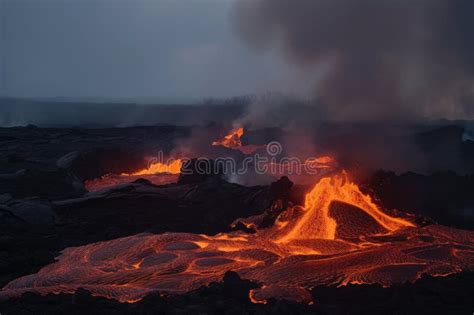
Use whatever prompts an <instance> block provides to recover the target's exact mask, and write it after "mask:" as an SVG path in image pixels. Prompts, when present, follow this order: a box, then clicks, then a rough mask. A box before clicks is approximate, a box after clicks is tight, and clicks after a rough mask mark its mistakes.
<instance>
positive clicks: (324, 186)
mask: <svg viewBox="0 0 474 315" xmlns="http://www.w3.org/2000/svg"><path fill="white" fill-rule="evenodd" d="M334 201H339V202H343V203H347V204H350V205H352V206H355V207H357V208H359V209H361V210H363V211H364V212H365V213H366V214H368V215H369V216H371V217H372V218H373V219H374V220H375V221H376V222H377V223H378V224H380V225H381V226H382V227H383V228H385V229H386V230H387V231H389V232H394V231H396V230H398V229H400V228H403V227H414V226H415V225H414V224H413V223H411V222H409V221H407V220H404V219H400V218H393V217H390V216H388V215H386V214H385V213H383V212H382V211H381V210H380V209H379V208H378V207H377V205H375V204H374V203H373V202H372V199H371V198H370V196H367V195H364V194H363V193H362V192H361V191H360V189H359V187H358V186H357V185H356V184H354V183H352V182H350V181H349V179H348V177H347V174H346V173H345V172H343V173H342V174H341V175H337V176H334V177H332V178H329V177H326V178H323V179H321V181H320V182H319V183H318V184H316V186H315V187H314V188H313V190H311V192H309V193H308V194H307V195H306V198H305V206H304V212H303V215H302V217H300V218H299V219H298V220H297V221H296V222H294V224H293V225H292V227H291V229H290V230H289V231H288V232H287V233H286V234H284V235H281V236H280V237H279V238H278V239H277V242H279V243H282V242H289V241H292V240H296V239H328V240H334V239H336V227H337V222H336V220H335V219H334V218H332V217H331V216H330V215H329V207H330V206H331V204H332V203H333V202H334Z"/></svg>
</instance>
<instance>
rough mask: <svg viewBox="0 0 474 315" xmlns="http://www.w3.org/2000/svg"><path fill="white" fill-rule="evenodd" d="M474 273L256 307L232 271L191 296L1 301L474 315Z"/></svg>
mask: <svg viewBox="0 0 474 315" xmlns="http://www.w3.org/2000/svg"><path fill="white" fill-rule="evenodd" d="M473 281H474V273H462V274H458V275H453V276H449V277H445V278H443V277H440V278H422V279H420V280H419V281H417V282H415V283H414V284H403V285H396V286H392V287H390V288H382V287H381V286H379V285H349V286H346V287H340V288H336V287H316V288H314V289H313V290H312V292H311V294H312V295H313V299H314V303H313V304H311V305H307V304H298V303H295V302H290V301H285V300H269V301H267V303H266V304H254V303H252V302H251V301H250V300H249V298H248V292H249V290H251V289H253V288H256V287H258V284H256V283H252V282H250V281H246V280H242V279H240V278H239V277H238V275H237V274H235V273H233V272H228V273H227V274H226V275H225V276H224V279H223V281H222V282H220V283H212V284H210V285H209V286H207V287H202V288H200V289H198V290H195V291H192V292H189V293H187V294H185V295H177V296H165V295H159V294H151V295H148V296H147V297H145V298H144V299H142V300H141V301H139V302H137V303H132V304H129V303H119V302H117V301H115V300H107V299H104V298H98V297H93V296H91V295H90V293H89V292H88V291H85V290H83V289H79V290H78V291H77V292H76V293H75V294H60V295H53V294H50V295H47V296H44V297H43V296H39V295H35V294H31V293H28V294H24V295H23V296H22V297H19V298H12V299H9V300H5V301H3V302H0V312H2V314H15V315H16V314H84V313H87V314H381V313H385V314H471V313H472V309H473V307H474V288H473V286H472V283H473Z"/></svg>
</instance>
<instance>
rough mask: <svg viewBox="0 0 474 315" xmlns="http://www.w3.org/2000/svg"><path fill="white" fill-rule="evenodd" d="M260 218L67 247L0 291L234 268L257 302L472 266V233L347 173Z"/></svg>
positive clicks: (177, 284) (110, 289)
mask: <svg viewBox="0 0 474 315" xmlns="http://www.w3.org/2000/svg"><path fill="white" fill-rule="evenodd" d="M259 219H261V216H255V217H251V218H246V219H242V220H241V221H242V222H244V224H246V225H251V226H252V227H255V229H256V232H255V233H253V234H247V233H244V232H242V231H235V232H229V233H221V234H217V235H215V236H208V235H203V234H191V233H164V234H159V235H154V234H139V235H135V236H129V237H124V238H120V239H116V240H111V241H104V242H97V243H93V244H89V245H85V246H80V247H72V248H67V249H65V250H64V251H63V252H62V254H61V256H60V257H58V259H57V262H55V263H53V264H50V265H48V266H46V267H44V268H43V269H41V270H40V271H39V272H38V273H36V274H33V275H29V276H25V277H21V278H18V279H16V280H14V281H12V282H10V283H9V284H7V285H6V286H5V287H4V288H3V289H2V291H0V298H1V297H2V296H18V295H21V294H22V293H24V292H30V291H33V292H37V293H40V294H48V293H52V292H54V293H60V292H65V293H71V292H74V291H76V290H77V289H78V288H84V289H86V290H89V291H91V293H92V294H94V295H97V296H104V297H107V298H112V299H116V300H119V301H121V302H132V301H138V300H140V299H141V298H143V297H144V296H145V295H147V294H149V293H151V292H160V293H167V294H180V293H185V292H188V291H190V290H194V289H197V288H199V287H200V286H202V285H207V284H209V283H211V282H214V281H220V280H221V279H222V277H223V276H224V274H225V273H226V272H227V271H229V270H232V271H235V272H237V273H238V274H239V275H240V277H242V278H244V279H249V280H252V281H255V282H257V283H261V284H262V286H261V287H260V288H257V289H254V290H251V291H250V292H249V299H250V301H252V302H254V303H265V302H266V301H267V300H268V299H270V298H281V299H290V300H293V301H296V302H300V303H308V304H310V303H312V302H313V301H312V296H311V294H310V293H309V292H308V289H309V288H311V287H314V286H318V285H339V286H342V285H348V284H374V283H377V284H380V285H382V286H385V287H386V286H390V285H392V284H396V283H405V282H414V281H416V280H418V279H419V278H420V277H421V276H423V275H431V276H446V275H449V274H452V273H457V272H461V271H462V270H472V269H473V268H474V232H471V231H462V230H456V229H452V228H448V227H444V226H440V225H428V226H424V227H418V226H416V224H415V223H413V222H412V220H411V219H410V217H404V218H401V217H394V216H391V215H388V214H387V213H385V212H384V211H383V210H382V209H381V208H380V207H379V206H378V205H377V204H376V203H375V202H374V200H372V198H371V197H370V196H368V195H366V194H364V193H362V192H361V190H360V188H359V187H358V186H357V185H356V184H355V183H353V182H351V181H350V179H349V176H348V175H347V174H346V173H345V172H342V173H341V174H338V175H333V176H331V177H325V178H322V179H321V180H320V181H319V182H318V183H316V184H315V185H314V187H313V188H312V189H311V191H309V192H308V194H307V195H306V199H305V204H304V205H303V206H292V207H289V208H288V209H286V210H285V211H283V212H282V213H280V215H279V216H278V217H277V219H276V222H275V224H274V225H273V226H271V227H269V228H264V229H258V228H256V227H257V226H259V224H258V222H259V221H258V220H259ZM427 236H429V239H430V241H425V239H426V238H427Z"/></svg>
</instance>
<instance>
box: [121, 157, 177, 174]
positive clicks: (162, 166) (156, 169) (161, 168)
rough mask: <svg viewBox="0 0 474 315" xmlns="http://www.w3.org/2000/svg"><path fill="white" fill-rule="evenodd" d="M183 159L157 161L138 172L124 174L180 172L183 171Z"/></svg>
mask: <svg viewBox="0 0 474 315" xmlns="http://www.w3.org/2000/svg"><path fill="white" fill-rule="evenodd" d="M181 164H182V161H181V160H180V159H177V160H172V161H170V162H169V163H160V162H155V163H152V164H150V165H149V166H148V168H145V169H143V170H140V171H138V172H135V173H132V174H125V173H122V175H123V176H141V175H152V174H163V173H167V174H179V173H180V172H181Z"/></svg>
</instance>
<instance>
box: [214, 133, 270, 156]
mask: <svg viewBox="0 0 474 315" xmlns="http://www.w3.org/2000/svg"><path fill="white" fill-rule="evenodd" d="M243 135H244V128H242V127H240V128H235V129H232V130H231V131H230V132H229V134H227V135H226V136H224V138H222V139H220V140H216V141H213V142H212V145H213V146H223V147H226V148H229V149H233V150H239V151H240V152H242V153H243V154H246V155H248V154H252V153H253V152H255V151H256V150H257V149H259V148H261V147H263V146H261V145H255V144H249V145H242V140H241V138H242V136H243Z"/></svg>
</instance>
